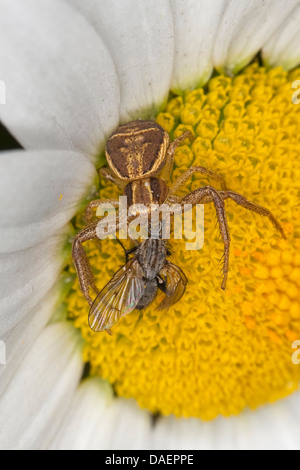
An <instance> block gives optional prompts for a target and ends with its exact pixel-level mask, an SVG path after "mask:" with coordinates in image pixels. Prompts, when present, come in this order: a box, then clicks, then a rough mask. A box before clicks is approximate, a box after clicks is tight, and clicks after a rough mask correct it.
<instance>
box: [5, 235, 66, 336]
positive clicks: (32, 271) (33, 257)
mask: <svg viewBox="0 0 300 470" xmlns="http://www.w3.org/2000/svg"><path fill="white" fill-rule="evenodd" d="M67 236H68V234H67ZM66 243H67V238H66V233H62V234H59V235H55V236H53V237H50V238H49V239H47V240H45V241H44V242H42V243H40V244H38V245H36V246H34V247H32V248H28V249H27V250H23V251H20V252H15V253H6V254H2V255H0V278H1V284H0V337H2V336H3V335H4V334H5V333H6V332H8V331H9V330H10V329H11V328H13V327H14V326H16V325H17V324H18V323H19V322H20V321H21V320H22V319H23V318H24V317H25V316H26V315H27V314H28V313H29V312H30V311H31V310H32V309H33V308H34V307H35V306H36V305H37V303H38V302H39V301H40V300H42V299H43V297H44V295H45V294H46V293H47V292H48V291H49V290H50V289H51V287H52V286H53V285H54V283H55V281H56V280H57V278H58V276H59V274H60V272H61V270H62V269H63V267H64V264H65V262H66V258H65V256H66V254H65V253H64V249H65V245H66Z"/></svg>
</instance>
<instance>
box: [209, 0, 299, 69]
mask: <svg viewBox="0 0 300 470" xmlns="http://www.w3.org/2000/svg"><path fill="white" fill-rule="evenodd" d="M298 3H299V0H287V1H285V2H284V4H283V3H282V0H230V1H229V4H228V6H227V9H226V11H225V13H224V15H223V17H222V20H221V23H220V26H219V30H218V33H217V36H216V42H215V48H214V63H215V66H216V67H217V69H219V70H225V71H229V72H234V73H236V72H238V71H239V70H241V69H242V68H243V67H244V66H245V65H247V64H248V62H250V61H251V60H252V58H253V57H254V56H255V55H256V54H257V53H258V51H259V50H260V49H261V48H262V47H263V46H264V45H265V44H266V43H267V41H268V40H269V38H270V37H271V36H272V34H273V33H275V32H276V30H277V28H278V27H279V26H280V25H281V23H282V22H283V21H284V19H285V18H287V16H288V15H289V14H290V13H291V12H292V10H293V8H294V7H295V6H296V5H297V4H298Z"/></svg>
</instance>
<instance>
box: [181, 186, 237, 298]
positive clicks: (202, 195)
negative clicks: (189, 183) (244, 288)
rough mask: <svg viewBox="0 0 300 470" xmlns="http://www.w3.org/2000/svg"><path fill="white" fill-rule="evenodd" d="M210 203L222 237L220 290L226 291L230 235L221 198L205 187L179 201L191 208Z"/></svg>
mask: <svg viewBox="0 0 300 470" xmlns="http://www.w3.org/2000/svg"><path fill="white" fill-rule="evenodd" d="M210 202H213V203H214V206H215V209H216V213H217V219H218V222H219V227H220V232H221V236H222V240H223V243H224V247H225V249H224V265H223V275H224V277H223V282H222V289H223V290H226V284H227V278H228V271H229V256H230V234H229V228H228V223H227V217H226V211H225V204H224V201H223V198H222V197H221V196H220V194H219V193H218V191H217V190H216V189H214V188H213V187H211V186H206V187H204V188H199V189H196V190H195V191H193V192H192V193H190V194H188V195H187V196H185V197H183V198H182V199H181V201H180V203H181V205H182V206H184V205H185V204H192V205H193V206H195V205H196V204H207V203H210ZM183 208H184V207H183Z"/></svg>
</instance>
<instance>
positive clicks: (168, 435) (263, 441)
mask: <svg viewBox="0 0 300 470" xmlns="http://www.w3.org/2000/svg"><path fill="white" fill-rule="evenodd" d="M151 448H152V449H166V450H171V449H178V450H192V449H199V450H300V394H299V393H296V394H294V395H293V396H291V397H290V398H287V399H285V400H282V401H281V402H278V403H274V404H272V405H266V406H263V407H261V408H259V409H258V410H256V411H245V412H244V413H242V414H241V415H239V416H237V417H231V418H218V419H216V420H215V421H211V422H201V421H200V420H196V419H180V420H176V419H175V418H171V417H170V418H162V419H160V420H159V421H158V423H157V424H156V426H155V429H154V431H153V434H152V447H151Z"/></svg>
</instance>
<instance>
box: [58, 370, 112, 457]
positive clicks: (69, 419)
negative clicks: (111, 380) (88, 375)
mask: <svg viewBox="0 0 300 470" xmlns="http://www.w3.org/2000/svg"><path fill="white" fill-rule="evenodd" d="M112 399H113V392H112V389H111V387H110V386H109V385H108V383H107V382H105V381H104V380H101V379H100V378H93V379H87V380H85V381H84V382H83V383H82V384H81V385H80V386H79V388H78V390H77V391H76V394H75V396H74V398H73V400H72V402H71V404H70V408H69V410H68V412H67V414H66V417H65V419H64V421H63V422H62V423H61V426H60V428H59V430H58V432H57V434H56V435H55V438H54V439H53V442H52V443H51V445H50V449H52V450H97V449H98V448H99V445H100V443H101V441H102V440H103V439H105V434H106V428H105V426H104V425H103V424H104V421H105V414H106V412H107V409H108V408H109V406H110V405H111V402H112Z"/></svg>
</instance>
